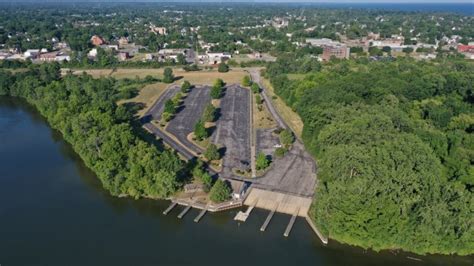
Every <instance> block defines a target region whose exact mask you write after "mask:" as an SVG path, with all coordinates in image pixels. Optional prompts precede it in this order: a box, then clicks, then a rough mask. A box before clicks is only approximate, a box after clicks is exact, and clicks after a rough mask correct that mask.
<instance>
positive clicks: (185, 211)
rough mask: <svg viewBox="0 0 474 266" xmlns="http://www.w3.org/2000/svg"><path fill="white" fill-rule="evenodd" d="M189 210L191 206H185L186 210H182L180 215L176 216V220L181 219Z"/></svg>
mask: <svg viewBox="0 0 474 266" xmlns="http://www.w3.org/2000/svg"><path fill="white" fill-rule="evenodd" d="M189 209H191V205H188V206H186V208H184V210H183V211H182V212H181V213H180V214H178V218H179V219H181V218H183V216H184V215H185V214H186V213H187V212H188V211H189Z"/></svg>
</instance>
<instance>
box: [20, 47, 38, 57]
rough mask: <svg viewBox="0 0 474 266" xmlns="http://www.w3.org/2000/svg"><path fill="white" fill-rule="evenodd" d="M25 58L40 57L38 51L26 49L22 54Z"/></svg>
mask: <svg viewBox="0 0 474 266" xmlns="http://www.w3.org/2000/svg"><path fill="white" fill-rule="evenodd" d="M23 55H24V57H25V58H30V59H36V58H37V57H38V56H39V55H40V50H39V49H28V50H26V51H25V53H23Z"/></svg>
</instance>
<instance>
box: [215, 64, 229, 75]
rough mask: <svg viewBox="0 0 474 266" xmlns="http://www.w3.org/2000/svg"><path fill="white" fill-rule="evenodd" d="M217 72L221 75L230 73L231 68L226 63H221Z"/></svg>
mask: <svg viewBox="0 0 474 266" xmlns="http://www.w3.org/2000/svg"><path fill="white" fill-rule="evenodd" d="M217 71H219V72H221V73H224V72H229V66H228V65H227V64H226V63H224V62H221V63H219V66H218V67H217Z"/></svg>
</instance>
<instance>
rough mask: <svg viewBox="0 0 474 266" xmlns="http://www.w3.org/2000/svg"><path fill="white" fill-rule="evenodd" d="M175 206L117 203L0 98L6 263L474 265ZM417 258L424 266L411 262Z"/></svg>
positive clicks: (53, 135)
mask: <svg viewBox="0 0 474 266" xmlns="http://www.w3.org/2000/svg"><path fill="white" fill-rule="evenodd" d="M168 204H169V203H168V202H165V201H152V200H132V199H124V198H114V197H111V196H109V195H108V192H107V191H105V190H103V189H102V187H101V184H100V182H99V181H98V179H97V178H96V177H95V176H94V173H92V172H91V171H90V170H89V169H87V168H86V167H85V166H84V164H83V163H82V161H81V160H80V158H79V157H78V156H77V155H76V154H75V153H74V151H73V150H72V148H71V146H70V145H69V144H67V143H66V142H65V141H64V140H63V139H62V138H61V135H60V133H59V132H57V131H55V130H52V129H51V128H50V127H49V126H48V124H47V122H46V121H45V120H44V119H43V118H42V117H41V116H40V115H39V114H38V113H37V112H36V111H35V110H34V108H33V107H31V106H29V105H28V104H26V103H25V102H23V101H21V100H18V99H13V98H7V97H0V265H1V266H9V265H183V264H192V265H239V264H245V265H286V266H290V265H384V266H389V265H400V264H403V265H424V264H426V265H464V264H465V265H472V261H473V257H456V256H417V255H413V254H407V253H398V254H392V253H391V252H381V253H375V252H365V251H364V250H362V249H359V248H354V247H350V246H347V245H341V244H338V243H336V242H335V241H332V242H330V244H329V245H328V246H324V245H322V244H321V242H320V241H319V239H318V238H317V237H316V236H315V234H314V233H313V232H312V231H311V229H310V227H309V226H308V225H307V224H306V222H305V221H304V220H303V219H297V221H296V223H295V226H294V228H293V230H292V232H291V234H290V236H289V237H288V238H285V237H284V236H283V232H284V230H285V227H286V225H287V223H288V221H289V218H290V217H289V216H287V215H275V217H274V218H273V220H272V222H271V223H270V225H269V227H268V228H267V231H266V232H260V231H259V228H260V226H261V224H262V223H263V221H264V220H265V217H266V214H267V212H266V211H263V210H256V211H254V212H252V214H251V216H250V217H249V219H248V220H247V222H245V223H241V224H239V223H237V222H235V221H233V217H234V215H235V213H236V210H233V211H228V212H223V213H217V214H209V213H208V214H206V215H205V216H204V217H203V219H202V220H201V221H200V222H199V223H194V222H193V219H194V217H195V216H196V215H197V214H198V211H197V210H192V211H190V212H189V213H188V214H187V215H186V216H185V217H184V218H183V219H182V220H179V219H177V218H176V215H177V214H178V211H179V208H176V209H175V210H173V211H172V212H171V213H170V214H169V215H168V216H164V215H162V211H163V210H164V209H165V208H166V207H167V205H168ZM407 256H409V257H415V258H419V259H421V260H422V261H417V260H413V259H409V258H407Z"/></svg>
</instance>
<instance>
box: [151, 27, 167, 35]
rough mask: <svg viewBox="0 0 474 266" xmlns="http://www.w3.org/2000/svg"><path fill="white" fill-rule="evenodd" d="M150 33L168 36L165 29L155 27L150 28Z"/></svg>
mask: <svg viewBox="0 0 474 266" xmlns="http://www.w3.org/2000/svg"><path fill="white" fill-rule="evenodd" d="M150 29H151V32H153V33H155V34H159V35H168V32H167V30H166V28H165V27H155V26H150Z"/></svg>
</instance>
